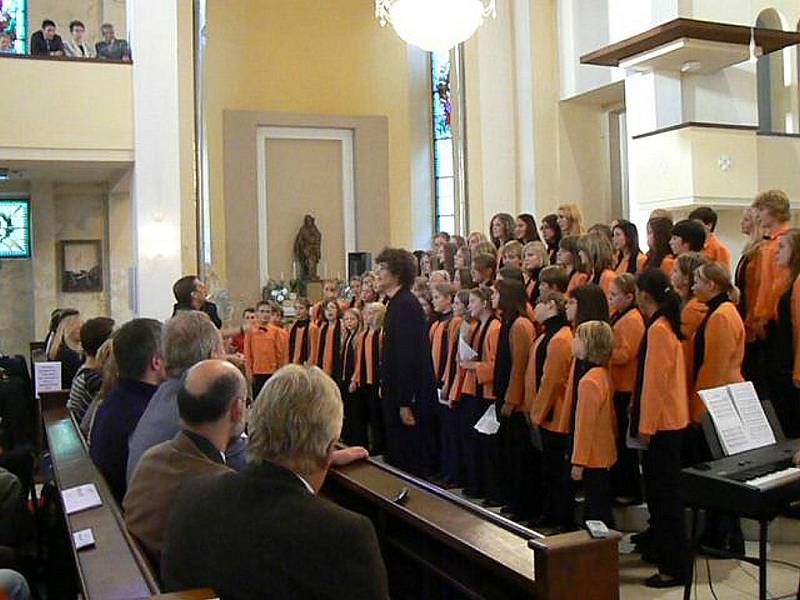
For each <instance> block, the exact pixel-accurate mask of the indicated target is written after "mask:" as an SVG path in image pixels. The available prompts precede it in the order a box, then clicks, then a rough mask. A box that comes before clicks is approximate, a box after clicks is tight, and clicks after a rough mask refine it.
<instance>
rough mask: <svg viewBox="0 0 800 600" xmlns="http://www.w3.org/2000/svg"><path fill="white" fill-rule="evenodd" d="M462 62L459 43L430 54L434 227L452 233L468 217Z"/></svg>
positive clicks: (461, 225)
mask: <svg viewBox="0 0 800 600" xmlns="http://www.w3.org/2000/svg"><path fill="white" fill-rule="evenodd" d="M461 64H462V63H461V47H460V46H457V47H455V48H454V49H452V50H451V51H449V52H432V53H431V54H430V67H431V69H430V72H431V99H432V105H431V109H432V110H431V114H432V116H433V120H432V123H431V126H432V127H431V132H432V146H433V198H434V211H433V212H434V217H435V223H434V227H435V229H436V231H446V232H448V233H449V234H451V235H453V234H463V231H464V229H465V228H466V220H467V219H466V217H467V215H466V189H465V185H464V179H465V178H464V174H463V172H464V167H463V165H464V162H465V161H464V148H465V144H464V135H463V131H464V127H463V125H462V124H463V119H464V109H463V107H464V103H463V89H462V88H461V82H462V81H463V79H462V77H461V72H462V69H461Z"/></svg>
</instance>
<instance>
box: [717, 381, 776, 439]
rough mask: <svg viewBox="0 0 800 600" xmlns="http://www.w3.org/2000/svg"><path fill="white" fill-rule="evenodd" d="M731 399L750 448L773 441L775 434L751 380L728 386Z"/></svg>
mask: <svg viewBox="0 0 800 600" xmlns="http://www.w3.org/2000/svg"><path fill="white" fill-rule="evenodd" d="M728 390H729V391H730V393H731V398H732V399H733V406H734V408H736V412H738V413H739V418H740V419H741V421H742V425H744V429H745V432H746V433H747V437H748V438H749V439H750V442H751V448H762V447H764V446H770V445H772V444H774V443H775V434H774V433H773V431H772V427H770V424H769V421H768V420H767V415H766V414H765V413H764V407H763V406H761V401H760V400H759V399H758V394H757V393H756V388H755V387H753V383H752V382H751V381H745V382H744V383H733V384H731V385H729V386H728Z"/></svg>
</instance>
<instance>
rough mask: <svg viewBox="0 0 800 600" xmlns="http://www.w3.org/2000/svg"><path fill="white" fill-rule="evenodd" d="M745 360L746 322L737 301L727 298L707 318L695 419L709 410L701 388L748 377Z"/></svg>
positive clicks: (693, 409)
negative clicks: (737, 306)
mask: <svg viewBox="0 0 800 600" xmlns="http://www.w3.org/2000/svg"><path fill="white" fill-rule="evenodd" d="M742 360H744V323H742V317H741V316H739V311H738V310H736V305H735V304H734V303H733V302H725V303H723V304H722V305H721V306H720V307H719V308H717V309H716V310H715V311H714V312H713V313H711V315H710V316H709V317H708V321H706V326H705V349H704V353H703V362H702V364H701V365H700V370H699V371H698V372H697V381H696V383H695V390H694V393H693V394H692V396H691V406H690V413H691V414H690V416H691V419H692V422H693V423H699V422H700V418H701V417H702V416H703V414H705V412H706V407H705V405H704V404H703V402H702V400H700V396H698V395H697V392H698V391H700V390H707V389H711V388H715V387H720V386H723V385H727V384H729V383H739V382H741V381H744V378H743V377H742ZM692 368H694V364H692Z"/></svg>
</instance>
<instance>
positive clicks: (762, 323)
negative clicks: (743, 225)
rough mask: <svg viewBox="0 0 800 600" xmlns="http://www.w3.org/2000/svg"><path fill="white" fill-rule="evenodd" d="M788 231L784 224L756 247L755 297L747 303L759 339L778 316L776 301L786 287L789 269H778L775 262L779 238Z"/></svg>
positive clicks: (786, 225) (752, 324)
mask: <svg viewBox="0 0 800 600" xmlns="http://www.w3.org/2000/svg"><path fill="white" fill-rule="evenodd" d="M787 231H789V225H788V224H784V225H782V226H781V227H780V229H778V231H777V232H776V233H775V235H773V236H771V237H770V238H769V239H768V240H766V241H765V242H764V243H763V244H761V245H760V246H759V247H758V250H756V253H757V254H758V271H757V276H756V284H755V287H756V290H755V297H754V298H750V299H749V300H748V302H749V303H750V304H751V305H752V307H753V318H752V323H751V326H752V328H753V330H754V331H755V332H756V335H757V336H758V337H759V338H763V337H764V336H765V335H766V326H767V323H768V322H769V321H774V320H775V318H776V317H777V315H778V301H779V300H780V299H781V296H782V295H783V293H784V292H785V291H786V288H787V287H788V281H787V279H788V278H789V269H787V268H786V267H779V266H778V262H777V260H776V257H777V254H778V242H779V241H780V238H781V236H783V235H784V234H785V233H786V232H787Z"/></svg>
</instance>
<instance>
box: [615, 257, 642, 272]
mask: <svg viewBox="0 0 800 600" xmlns="http://www.w3.org/2000/svg"><path fill="white" fill-rule="evenodd" d="M645 262H647V255H646V254H644V253H643V252H640V253H639V256H637V257H636V272H637V273H638V272H639V271H641V270H642V268H643V267H644V263H645ZM629 263H630V257H629V256H625V257H623V259H622V260H621V261H619V264H618V265H617V268H616V269H614V272H615V273H616V274H617V275H622V274H623V273H627V272H628V264H629Z"/></svg>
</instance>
